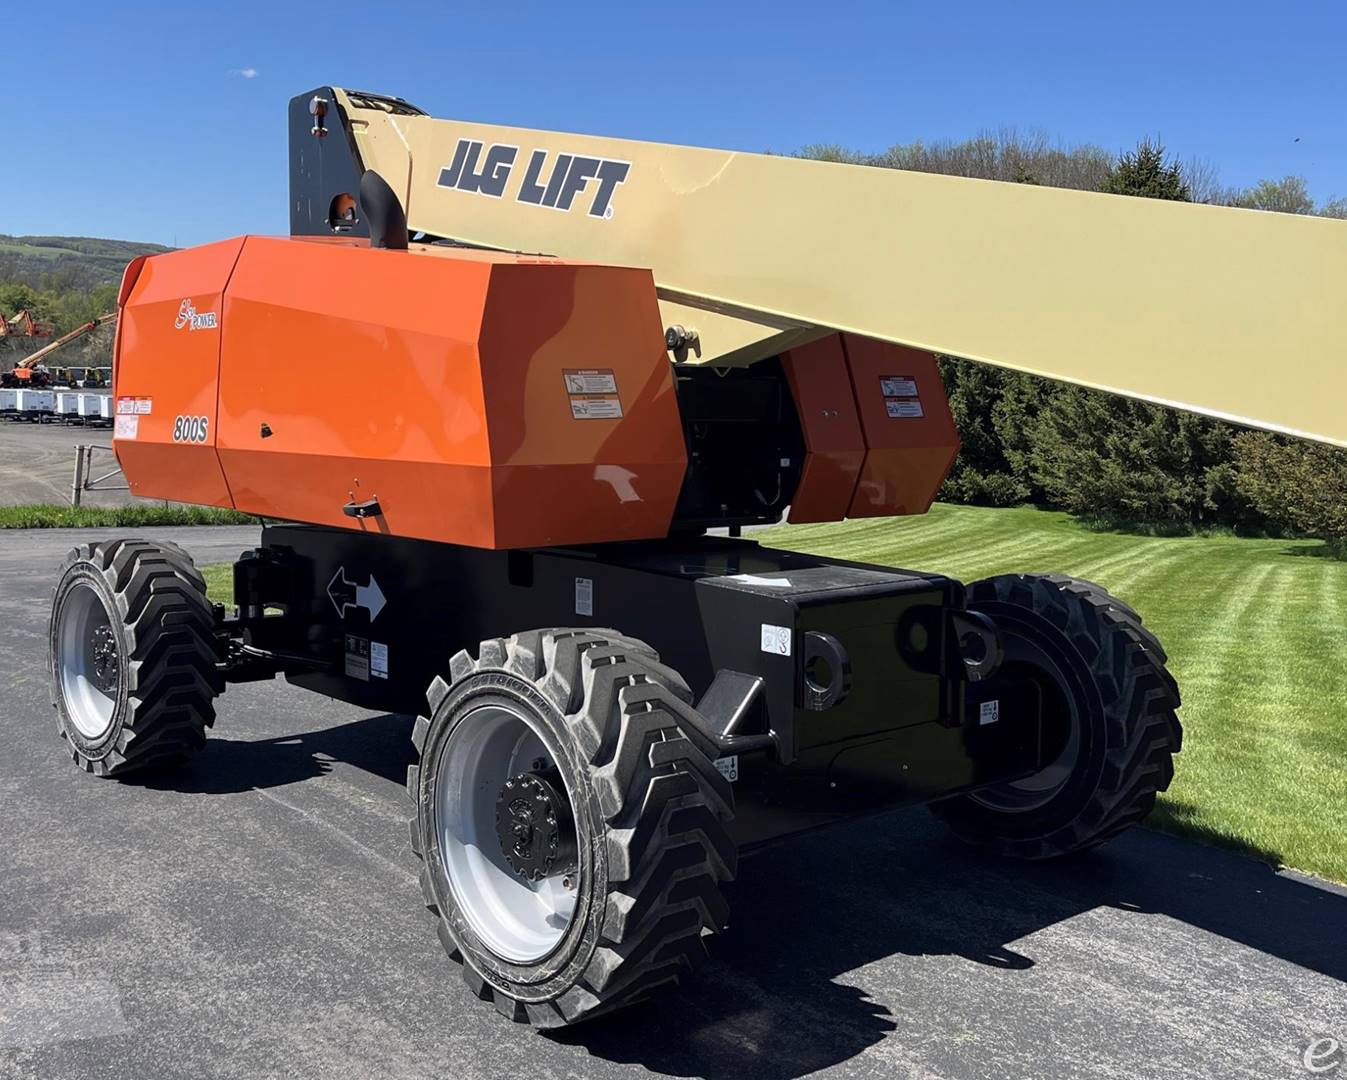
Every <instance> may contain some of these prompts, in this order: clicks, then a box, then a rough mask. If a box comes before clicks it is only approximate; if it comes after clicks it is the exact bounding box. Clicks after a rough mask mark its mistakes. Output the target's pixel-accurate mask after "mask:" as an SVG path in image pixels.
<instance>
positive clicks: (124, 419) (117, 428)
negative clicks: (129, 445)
mask: <svg viewBox="0 0 1347 1080" xmlns="http://www.w3.org/2000/svg"><path fill="white" fill-rule="evenodd" d="M139 431H140V417H139V416H126V415H120V416H118V417H117V419H116V421H115V422H114V425H113V428H112V437H113V438H114V439H134V438H135V437H136V435H137V434H138V433H139Z"/></svg>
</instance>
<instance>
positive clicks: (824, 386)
mask: <svg viewBox="0 0 1347 1080" xmlns="http://www.w3.org/2000/svg"><path fill="white" fill-rule="evenodd" d="M781 359H782V366H783V367H784V368H785V371H786V378H787V379H788V381H789V382H790V388H791V394H792V395H793V397H794V398H795V408H796V412H797V413H798V414H799V417H800V427H801V430H802V432H803V434H804V441H805V460H804V468H803V470H802V472H801V476H800V486H799V487H798V489H797V490H796V492H795V499H794V501H793V502H792V503H791V508H790V519H789V520H790V521H791V523H792V524H796V523H800V522H815V521H840V520H842V518H844V517H853V518H855V517H894V516H899V515H904V514H924V513H925V512H926V511H927V510H929V509H930V508H931V503H932V502H934V501H935V496H936V494H937V492H939V490H940V485H941V484H943V483H944V482H945V476H946V474H948V472H949V470H950V466H952V465H953V464H954V459H955V457H956V456H957V455H958V453H959V435H958V432H957V431H956V430H955V427H954V417H953V416H952V415H951V413H950V409H949V399H948V398H947V397H946V396H945V387H944V384H943V382H942V381H941V379H940V371H939V369H938V368H937V367H936V362H935V357H934V356H932V355H931V354H930V353H927V352H922V351H921V350H919V349H909V348H905V347H904V346H902V345H892V344H889V343H888V342H884V341H876V340H874V339H873V338H866V337H861V336H860V335H858V334H830V335H829V336H827V337H824V338H820V339H819V340H818V341H814V342H811V343H809V344H807V345H803V346H800V347H798V348H795V349H791V350H790V351H789V352H787V353H786V354H785V355H783V356H782V358H781Z"/></svg>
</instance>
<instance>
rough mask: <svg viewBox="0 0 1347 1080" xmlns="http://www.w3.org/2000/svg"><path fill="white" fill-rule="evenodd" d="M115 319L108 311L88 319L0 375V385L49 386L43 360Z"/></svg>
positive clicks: (47, 373)
mask: <svg viewBox="0 0 1347 1080" xmlns="http://www.w3.org/2000/svg"><path fill="white" fill-rule="evenodd" d="M116 318H117V313H116V312H115V311H110V312H108V313H107V314H106V315H100V316H98V318H96V319H90V320H89V321H88V322H87V323H81V324H80V325H79V326H77V327H75V329H73V330H71V331H69V332H68V333H65V334H62V335H61V336H60V337H58V338H57V339H56V340H55V341H53V342H51V343H50V344H48V345H44V346H43V347H42V348H40V349H38V350H37V352H35V353H30V354H29V355H28V356H25V357H24V358H23V359H22V360H20V361H19V362H18V363H17V364H15V365H14V369H13V370H12V371H6V372H5V373H4V374H3V375H0V385H4V386H18V387H25V386H27V387H32V388H34V389H40V388H42V387H46V386H50V385H51V376H50V373H49V372H48V371H47V369H46V365H45V363H44V362H45V360H46V359H47V357H48V356H50V355H51V354H52V353H54V352H56V350H57V349H60V348H62V347H63V346H66V345H69V344H70V343H71V342H72V341H78V340H79V339H80V338H82V337H83V336H84V335H85V334H92V333H93V332H94V331H95V330H97V329H98V328H99V327H100V326H103V325H105V324H107V323H110V322H114V321H115V320H116Z"/></svg>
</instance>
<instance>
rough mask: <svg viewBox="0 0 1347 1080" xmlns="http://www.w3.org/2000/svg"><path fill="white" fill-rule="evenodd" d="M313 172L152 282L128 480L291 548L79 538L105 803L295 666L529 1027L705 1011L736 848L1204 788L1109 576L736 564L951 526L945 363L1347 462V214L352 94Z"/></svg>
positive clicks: (333, 113) (133, 390) (446, 914)
mask: <svg viewBox="0 0 1347 1080" xmlns="http://www.w3.org/2000/svg"><path fill="white" fill-rule="evenodd" d="M290 151H291V163H290V167H291V174H290V215H291V233H292V235H291V236H290V237H289V238H285V239H275V238H270V237H260V236H247V237H241V238H238V239H233V240H226V241H222V242H220V243H214V244H207V245H205V246H203V247H198V248H193V249H189V250H185V251H178V252H172V253H169V254H164V255H156V256H152V257H148V258H143V259H137V260H136V261H135V262H134V263H132V264H131V266H129V267H128V269H127V272H126V275H125V279H124V281H123V283H122V288H121V294H120V298H119V307H120V319H119V323H118V333H117V343H116V368H115V397H116V409H117V420H116V425H117V426H116V430H115V443H114V445H115V447H116V451H117V455H118V457H119V459H120V461H121V463H122V466H123V468H124V469H125V472H126V475H127V477H128V479H129V482H130V485H131V488H132V490H133V491H135V492H136V493H138V494H141V495H145V496H152V497H156V498H167V499H175V500H182V501H187V502H195V503H204V504H210V505H216V506H225V507H235V508H237V509H239V510H243V511H248V512H251V513H254V514H259V515H263V516H264V517H266V518H268V519H272V520H275V521H284V522H293V524H271V525H268V526H267V527H266V528H265V530H264V531H263V536H262V545H261V547H259V548H258V549H257V550H255V551H249V552H246V553H244V554H243V555H242V557H241V558H240V559H239V561H238V562H237V564H236V565H235V576H234V588H235V600H236V603H237V607H238V610H237V614H232V613H231V614H226V613H225V612H224V611H223V610H222V609H221V608H217V607H213V606H212V605H211V604H210V603H209V602H208V601H207V599H206V593H205V586H204V583H203V581H202V578H201V575H200V574H199V573H198V572H197V571H196V570H195V569H194V567H193V566H192V564H191V562H190V560H189V559H188V558H187V556H186V555H185V554H184V553H183V552H182V551H180V550H178V549H176V548H174V547H172V546H170V545H164V544H152V543H147V542H144V541H139V540H121V541H113V542H110V543H102V544H96V545H89V546H85V547H81V548H79V549H77V550H76V551H74V552H72V553H71V555H70V558H69V560H68V562H67V564H66V566H65V568H64V569H63V570H62V573H61V578H60V581H59V584H58V586H57V589H56V595H55V600H54V605H53V611H52V621H51V657H52V659H51V675H52V688H53V699H54V701H55V705H56V710H57V714H58V717H59V722H60V729H61V733H62V735H63V737H64V738H65V739H66V740H67V741H68V744H69V747H70V750H71V752H72V754H73V756H74V758H75V761H76V762H77V763H78V764H79V765H80V766H82V767H83V768H85V769H86V770H88V771H89V772H92V773H96V774H99V775H107V776H114V775H115V776H121V775H124V774H130V773H132V772H134V771H136V770H140V769H144V768H147V767H150V766H156V767H158V766H163V765H165V764H171V763H173V762H177V761H180V760H181V759H183V758H184V757H186V756H187V755H189V754H190V753H192V752H193V751H195V750H197V749H199V748H200V747H201V745H202V744H203V742H204V739H205V732H206V728H208V727H209V726H210V725H211V724H212V723H213V721H214V719H215V704H214V703H215V698H216V696H217V695H218V694H219V693H220V692H221V691H222V690H223V689H224V687H225V685H226V684H227V683H229V682H236V681H243V680H253V679H269V678H272V677H274V676H275V675H277V674H283V675H285V677H286V678H287V679H288V680H289V681H290V682H292V683H294V684H296V685H298V686H302V687H306V688H308V689H311V690H314V691H317V692H319V693H321V694H327V695H329V696H332V697H335V698H339V699H341V700H344V701H348V702H353V703H355V704H356V705H360V706H363V707H366V708H369V709H378V710H385V711H389V712H397V713H415V714H418V715H419V718H418V719H417V720H416V722H415V726H414V728H413V732H412V738H413V741H414V743H415V746H416V751H417V754H418V763H417V764H416V765H414V766H413V767H412V768H411V769H410V770H409V773H408V778H407V784H408V791H409V794H410V796H411V798H412V801H413V803H414V805H415V815H414V817H413V819H412V822H411V846H412V848H413V851H414V852H415V854H416V856H417V857H418V858H419V859H420V860H422V873H421V884H422V889H423V890H424V893H425V901H426V903H427V904H428V905H429V906H430V907H431V909H432V910H433V911H434V912H435V913H436V915H437V917H438V920H439V931H440V940H441V941H442V942H443V944H444V947H445V948H446V949H447V950H448V952H449V953H450V955H451V956H452V957H453V958H454V959H455V960H457V961H458V962H459V963H460V964H461V965H462V969H463V974H464V976H465V978H466V980H467V983H468V985H469V987H471V989H472V991H473V992H474V993H475V994H476V995H477V996H478V997H480V998H482V999H484V1000H487V1001H491V1002H493V1003H494V1004H495V1006H496V1007H497V1008H498V1009H500V1010H501V1011H502V1012H503V1013H505V1015H507V1016H509V1017H512V1018H513V1019H515V1020H520V1021H527V1022H529V1023H532V1024H535V1025H538V1026H542V1027H548V1026H555V1025H561V1024H566V1023H571V1022H574V1021H577V1020H580V1019H583V1018H586V1017H591V1016H595V1015H598V1014H601V1013H604V1012H607V1011H609V1010H611V1009H613V1008H616V1007H618V1006H621V1005H624V1004H628V1003H630V1002H633V1001H636V1000H639V999H641V998H644V997H646V996H647V995H649V994H651V993H652V992H654V991H655V990H657V989H660V988H662V987H665V986H667V985H668V984H672V983H675V982H676V981H677V980H678V979H679V978H680V977H681V976H682V975H683V974H684V973H685V972H687V971H688V970H690V969H692V968H694V967H696V965H697V964H698V962H699V961H700V959H701V958H702V957H703V955H704V950H705V941H706V938H707V937H708V936H709V934H710V933H712V932H715V931H719V930H721V929H722V928H723V927H724V926H725V925H726V921H727V918H728V911H727V908H726V902H725V899H724V896H723V895H722V886H723V885H724V884H725V883H726V882H727V881H729V880H730V879H731V878H732V877H733V876H734V874H735V867H736V859H737V855H738V852H739V851H741V850H743V849H744V848H746V847H749V846H752V845H757V844H761V843H762V842H764V841H766V840H769V839H772V838H775V837H780V836H782V835H784V834H788V833H792V832H796V831H799V830H802V829H806V828H810V827H813V826H816V825H819V824H822V823H826V822H829V821H836V820H841V819H845V818H847V817H849V816H852V815H855V814H858V813H861V812H865V811H869V810H873V809H875V808H878V807H884V806H890V805H897V804H901V803H906V802H918V801H922V802H929V803H930V804H931V807H932V809H933V810H934V811H935V812H936V813H937V814H938V815H939V816H940V817H941V818H943V819H944V820H945V821H947V822H948V823H949V825H950V826H951V827H952V828H953V829H954V830H955V831H956V832H957V833H958V834H959V835H960V836H962V837H963V838H965V839H966V840H969V841H971V842H973V843H975V844H979V845H982V846H984V847H986V848H988V849H991V850H993V851H996V852H1000V853H1003V854H1007V855H1013V856H1020V857H1024V858H1033V859H1037V858H1047V857H1051V856H1058V855H1064V854H1066V853H1068V852H1072V851H1077V850H1079V849H1081V848H1086V847H1089V846H1091V845H1094V844H1097V843H1099V842H1100V841H1102V840H1106V839H1108V838H1109V837H1111V836H1113V835H1115V834H1116V833H1118V832H1119V831H1121V830H1122V829H1125V828H1127V827H1128V826H1129V825H1131V824H1133V823H1135V822H1136V821H1139V820H1140V819H1141V818H1142V817H1144V816H1145V815H1146V813H1147V812H1148V811H1149V810H1150V808H1151V806H1152V804H1153V803H1154V801H1155V796H1156V792H1157V791H1160V790H1162V789H1164V788H1165V787H1166V786H1167V785H1168V783H1169V781H1170V778H1171V776H1172V773H1173V764H1172V758H1173V755H1174V754H1175V753H1176V752H1177V751H1178V749H1179V743H1180V730H1179V722H1178V719H1177V717H1176V715H1175V710H1176V708H1177V707H1178V704H1179V692H1178V688H1177V687H1176V686H1175V683H1174V680H1173V679H1172V678H1171V677H1170V675H1169V674H1168V673H1167V671H1166V670H1165V654H1164V651H1163V649H1162V648H1161V647H1160V645H1159V643H1158V642H1157V641H1156V639H1155V638H1154V636H1152V634H1151V633H1150V632H1149V631H1147V630H1146V629H1145V628H1144V627H1143V625H1142V622H1141V618H1140V617H1139V616H1138V615H1137V613H1136V612H1135V611H1133V610H1132V609H1131V608H1130V607H1128V606H1127V605H1126V604H1124V603H1123V602H1121V601H1120V600H1117V599H1115V598H1114V597H1112V596H1110V595H1108V593H1106V592H1105V591H1104V590H1103V589H1101V588H1099V587H1098V586H1095V585H1092V584H1090V583H1088V582H1084V581H1077V580H1073V579H1071V578H1067V577H1063V576H1057V575H1053V576H1031V575H1013V576H1004V577H996V578H992V579H990V580H986V581H979V582H975V583H973V584H971V585H963V584H961V583H959V582H957V581H953V580H950V579H949V578H946V577H942V576H940V575H938V574H929V573H922V572H919V571H910V570H895V569H890V568H887V567H879V566H866V565H860V564H856V563H849V562H843V561H840V560H835V559H824V558H817V557H814V556H806V555H799V554H793V553H790V552H784V551H775V550H772V549H770V548H766V547H763V546H760V545H759V544H757V543H754V542H753V541H751V540H749V539H741V538H739V537H738V536H737V533H738V532H739V529H740V528H741V527H742V526H746V525H755V524H761V523H769V522H775V521H778V520H779V519H780V518H781V517H782V515H783V513H785V512H786V511H787V509H788V508H789V518H788V520H790V521H835V520H840V519H842V518H847V517H870V516H888V515H895V514H912V513H922V512H924V511H925V510H926V509H927V508H928V507H929V505H930V503H931V500H932V499H933V498H934V496H935V493H936V491H937V489H938V488H939V485H940V483H941V480H942V479H943V477H944V475H945V472H946V470H947V469H948V467H949V465H950V464H951V462H952V461H953V459H954V455H955V453H956V451H957V446H958V444H957V439H956V435H955V431H954V426H953V424H952V422H951V419H950V413H949V408H948V405H947V403H946V400H945V397H944V392H943V389H942V387H941V384H940V379H939V376H938V373H937V370H936V366H935V361H934V359H933V357H932V351H939V352H946V353H950V354H953V355H957V356H963V357H968V358H971V359H974V360H982V361H986V362H990V363H996V364H1003V365H1008V366H1012V367H1015V368H1019V369H1023V370H1027V371H1034V372H1038V373H1040V374H1044V375H1048V376H1053V377H1056V378H1060V379H1066V380H1070V381H1074V382H1078V383H1082V384H1086V385H1090V386H1095V387H1100V388H1103V389H1108V390H1113V391H1116V392H1120V393H1126V394H1131V395H1135V396H1139V397H1144V398H1147V399H1150V400H1154V401H1163V402H1166V403H1169V404H1173V405H1178V406H1181V407H1185V408H1189V409H1197V410H1200V411H1203V412H1207V413H1210V414H1213V415H1218V416H1224V417H1228V418H1232V419H1236V420H1239V421H1242V422H1244V423H1248V424H1252V425H1256V426H1261V427H1266V428H1270V429H1274V430H1279V431H1285V432H1293V433H1299V434H1301V435H1303V436H1307V437H1311V438H1318V439H1322V440H1324V441H1328V442H1335V443H1339V444H1343V443H1347V419H1344V413H1343V410H1342V408H1341V401H1340V400H1339V395H1337V394H1334V393H1331V392H1327V390H1328V387H1327V386H1326V385H1325V380H1327V379H1329V378H1340V377H1341V371H1342V358H1343V348H1344V342H1347V319H1345V318H1344V314H1343V312H1344V309H1343V306H1342V304H1341V295H1340V290H1341V288H1342V285H1343V282H1344V281H1347V225H1343V224H1342V223H1339V222H1332V221H1322V220H1305V219H1299V218H1291V217H1286V216H1282V215H1276V214H1260V213H1254V212H1245V211H1238V210H1230V209H1223V208H1214V207H1205V206H1188V205H1177V204H1171V203H1159V202H1152V201H1147V200H1141V199H1125V198H1117V197H1111V196H1104V195H1093V194H1083V193H1080V192H1074V191H1057V190H1048V189H1041V188H1036V187H1031V186H1027V185H1010V184H997V183H988V182H983V181H975V180H962V179H955V178H950V177H944V176H929V175H919V174H913V173H903V172H894V171H888V170H879V169H866V168H857V167H849V166H843V165H833V164H822V163H817V162H809V161H801V160H794V159H788V158H778V157H765V156H757V155H750V154H736V153H727V152H723V151H715V150H697V149H688V148H682V147H672V146H658V145H652V144H645V143H635V142H626V141H621V140H614V139H601V138H593V137H588V136H578V135H562V134H554V133H549V132H538V131H525V130H518V129H512V128H498V127H485V126H482V125H474V124H467V123H459V122H455V121H445V120H435V119H432V118H430V117H428V116H426V115H424V114H423V113H422V112H421V111H420V110H418V109H416V108H414V107H412V106H410V105H408V104H407V103H406V102H403V101H401V100H398V99H394V98H388V97H382V96H378V95H373V94H365V93H356V92H353V91H343V90H340V89H336V88H333V87H323V88H320V89H318V90H315V91H312V92H310V93H307V94H303V95H300V96H299V97H297V98H295V99H294V100H293V101H292V102H291V105H290ZM409 233H410V234H414V235H415V236H416V239H415V240H414V241H409V239H408V237H409ZM372 375H377V377H371V376H372ZM713 527H728V529H729V532H730V533H731V534H732V535H730V536H712V535H709V534H708V530H709V529H711V528H713ZM788 850H789V849H788V848H785V847H783V848H780V849H779V851H780V854H779V856H778V857H781V858H788V857H789V854H788Z"/></svg>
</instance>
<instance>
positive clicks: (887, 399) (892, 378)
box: [879, 375, 925, 420]
mask: <svg viewBox="0 0 1347 1080" xmlns="http://www.w3.org/2000/svg"><path fill="white" fill-rule="evenodd" d="M879 390H880V393H882V394H883V395H884V411H885V412H886V413H888V415H889V419H890V420H901V419H911V418H916V417H921V416H924V415H925V413H923V412H922V408H921V393H920V391H918V390H917V380H916V379H914V378H913V377H912V376H911V375H881V376H880V377H879Z"/></svg>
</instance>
